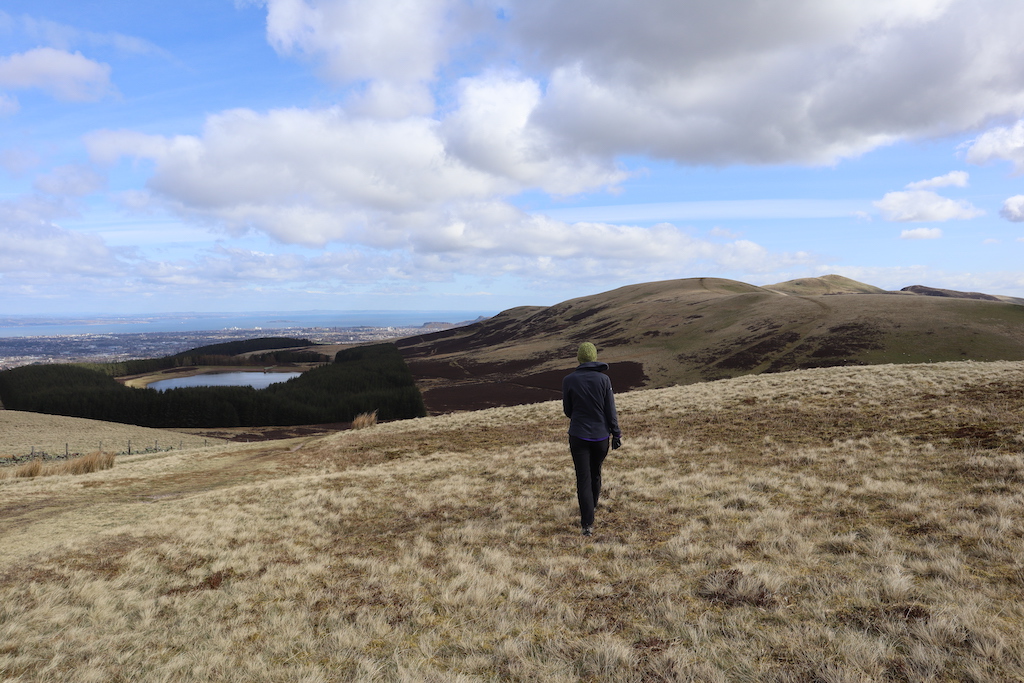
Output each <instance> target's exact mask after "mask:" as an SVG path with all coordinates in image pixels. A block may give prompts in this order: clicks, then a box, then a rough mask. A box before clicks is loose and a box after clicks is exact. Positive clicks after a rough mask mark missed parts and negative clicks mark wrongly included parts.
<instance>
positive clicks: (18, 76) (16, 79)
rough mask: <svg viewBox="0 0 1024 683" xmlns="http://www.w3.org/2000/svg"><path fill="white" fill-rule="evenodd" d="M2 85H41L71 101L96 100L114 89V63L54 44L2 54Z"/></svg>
mask: <svg viewBox="0 0 1024 683" xmlns="http://www.w3.org/2000/svg"><path fill="white" fill-rule="evenodd" d="M0 88H9V89H29V88H38V89H41V90H45V91H47V92H49V93H50V94H51V95H53V96H54V97H56V98H57V99H58V100H64V101H68V102H89V101H94V100H98V99H100V98H102V97H104V96H105V95H107V94H109V93H111V92H112V91H113V86H112V85H111V83H110V66H108V65H106V64H101V63H99V62H94V61H92V60H91V59H86V58H85V57H83V56H82V55H81V53H78V52H75V53H70V52H65V51H63V50H55V49H53V48H50V47H40V48H35V49H33V50H29V51H28V52H22V53H18V54H14V55H10V56H8V57H0Z"/></svg>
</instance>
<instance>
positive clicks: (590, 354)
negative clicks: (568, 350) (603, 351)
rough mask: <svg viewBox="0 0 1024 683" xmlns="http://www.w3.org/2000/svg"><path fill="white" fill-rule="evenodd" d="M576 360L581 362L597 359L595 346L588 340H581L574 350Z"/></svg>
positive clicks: (590, 361)
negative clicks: (576, 349) (577, 347)
mask: <svg viewBox="0 0 1024 683" xmlns="http://www.w3.org/2000/svg"><path fill="white" fill-rule="evenodd" d="M576 360H578V361H579V362H581V363H592V362H593V361H595V360H597V347H596V346H594V345H593V344H591V343H590V342H583V343H582V344H580V349H579V351H577V352H576Z"/></svg>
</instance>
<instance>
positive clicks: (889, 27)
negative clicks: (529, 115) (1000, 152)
mask: <svg viewBox="0 0 1024 683" xmlns="http://www.w3.org/2000/svg"><path fill="white" fill-rule="evenodd" d="M505 5H506V6H508V7H509V16H510V17H511V19H510V20H509V22H508V30H509V31H510V32H511V34H512V35H513V36H514V38H515V40H516V41H517V45H518V47H519V49H520V51H519V53H517V54H518V55H519V57H520V59H521V60H522V62H523V63H524V64H526V65H527V68H531V69H535V70H537V71H540V72H544V73H548V74H550V78H549V85H548V87H547V94H546V98H545V100H544V102H543V104H542V106H541V107H540V108H539V110H538V114H537V117H536V118H537V121H538V122H539V123H541V124H543V125H545V126H546V127H548V128H549V129H551V130H553V131H556V132H557V133H558V135H559V136H560V137H561V138H563V139H564V140H566V141H571V143H572V144H574V145H578V146H579V147H581V148H584V149H588V150H591V151H597V152H602V153H643V154H650V155H653V156H656V157H661V158H672V159H675V160H678V161H680V162H684V163H712V164H727V163H737V162H739V163H743V162H760V163H777V162H793V161H796V162H806V163H832V162H834V161H836V160H837V159H839V158H842V157H847V156H853V155H857V154H860V153H863V152H865V151H867V150H870V149H873V148H875V147H878V146H880V145H884V144H889V143H892V142H894V141H896V140H900V139H906V138H915V137H920V136H930V135H941V134H948V133H951V132H955V131H960V130H964V129H967V128H970V127H972V126H976V125H980V124H982V123H984V121H986V120H988V119H990V117H992V116H993V115H1019V114H1020V113H1021V112H1024V87H1022V86H1024V72H1021V71H1020V70H1019V69H1016V68H1014V67H1013V66H1012V65H1013V64H1015V63H1019V61H1018V60H1020V59H1022V58H1024V43H1022V41H1020V40H1019V36H1018V35H1017V32H1016V31H1015V30H1014V29H1013V28H1011V27H1012V26H1014V25H1019V22H1021V21H1024V7H1022V6H1021V5H1020V4H1019V3H1016V2H1012V1H1011V0H981V1H980V2H976V1H971V2H968V1H967V0H936V1H927V0H921V1H919V0H905V1H902V2H880V1H879V2H860V3H850V2H846V1H845V0H797V1H795V2H794V1H793V0H769V1H767V2H765V1H755V0H737V1H736V2H730V3H729V4H728V8H727V9H726V7H725V6H724V5H722V4H721V3H719V2H715V1H713V0H695V1H694V2H686V3H680V2H677V1H676V0H648V1H647V2H644V3H642V5H641V6H639V7H638V6H637V5H635V4H628V3H614V2H599V3H594V2H590V1H588V0H566V1H564V2H558V3H538V2H529V3H528V2H510V3H505ZM894 102H899V103H900V104H899V106H893V103H894Z"/></svg>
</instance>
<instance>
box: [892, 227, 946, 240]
mask: <svg viewBox="0 0 1024 683" xmlns="http://www.w3.org/2000/svg"><path fill="white" fill-rule="evenodd" d="M940 237H942V230H940V229H939V228H914V229H913V230H904V231H903V232H901V233H900V239H901V240H937V239H939V238H940Z"/></svg>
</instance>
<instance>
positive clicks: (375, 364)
mask: <svg viewBox="0 0 1024 683" xmlns="http://www.w3.org/2000/svg"><path fill="white" fill-rule="evenodd" d="M156 360H165V359H156ZM134 362H135V361H129V363H134ZM110 365H121V364H119V363H118V364H110ZM171 367H174V366H171ZM127 374H133V373H127ZM0 401H3V405H4V407H6V408H8V409H10V410H24V411H29V412H35V413H46V414H49V415H66V416H70V417H85V418H91V419H95V420H105V421H108V422H122V423H126V424H134V425H139V426H143V427H160V428H173V427H265V426H286V425H300V424H322V423H332V422H351V421H352V419H353V418H354V417H355V416H356V415H358V414H360V413H365V412H371V411H374V410H376V411H377V415H378V417H379V418H380V419H381V420H395V419H405V418H411V417H422V416H423V415H426V409H425V407H424V405H423V397H422V396H421V395H420V392H419V389H417V387H416V384H415V382H414V381H413V378H412V373H411V372H410V371H409V368H408V366H407V365H406V364H405V361H404V359H403V358H402V356H401V354H400V353H399V351H398V348H397V347H395V346H394V344H375V345H372V346H360V347H355V348H351V349H345V350H343V351H340V352H339V353H338V354H337V355H336V356H335V358H334V362H333V363H329V364H327V365H323V366H321V367H318V368H313V369H311V370H308V371H306V372H304V373H303V374H301V375H300V376H298V377H295V378H293V379H290V380H288V381H287V382H280V383H277V384H272V385H270V386H269V387H267V388H266V389H258V390H257V389H253V388H252V387H187V388H180V389H169V390H167V391H162V392H160V391H155V390H153V389H134V388H131V387H126V386H124V385H123V384H121V383H119V382H117V381H116V380H115V379H114V374H113V373H112V372H111V371H110V368H97V367H95V366H86V365H80V364H59V365H27V366H22V367H18V368H13V369H11V370H6V371H4V372H0Z"/></svg>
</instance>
